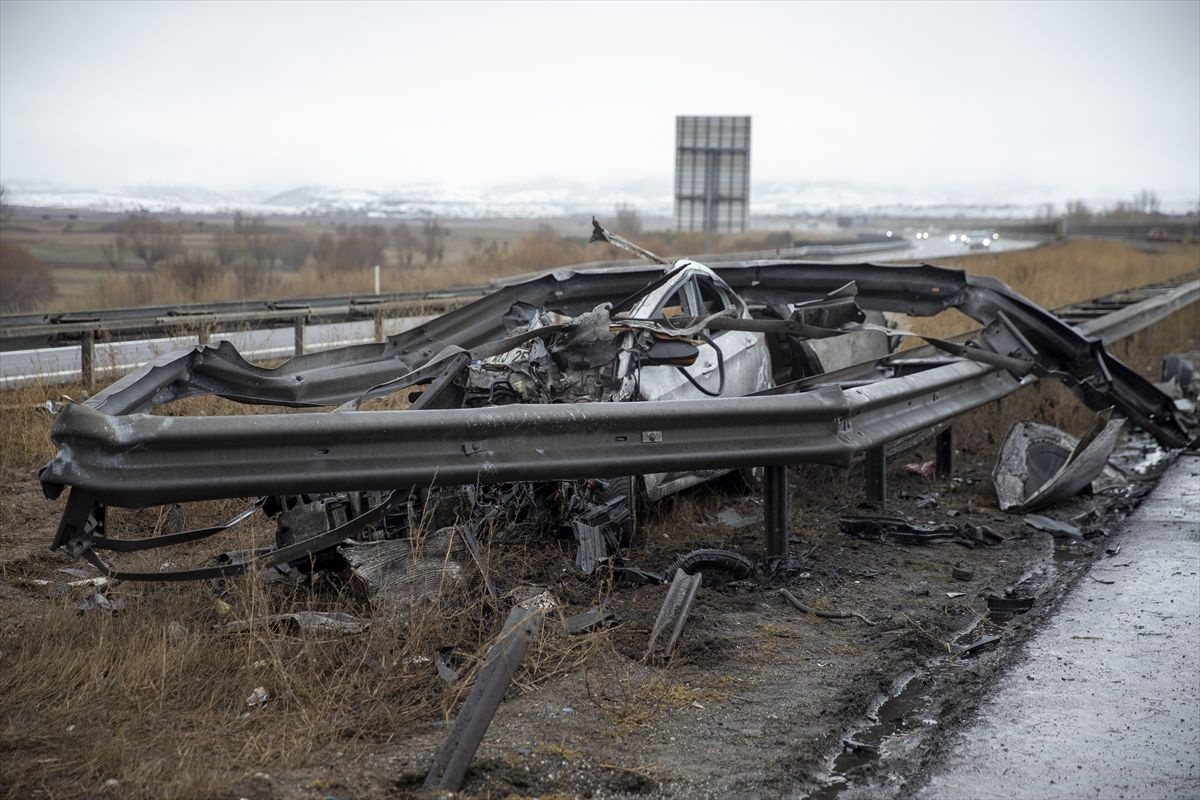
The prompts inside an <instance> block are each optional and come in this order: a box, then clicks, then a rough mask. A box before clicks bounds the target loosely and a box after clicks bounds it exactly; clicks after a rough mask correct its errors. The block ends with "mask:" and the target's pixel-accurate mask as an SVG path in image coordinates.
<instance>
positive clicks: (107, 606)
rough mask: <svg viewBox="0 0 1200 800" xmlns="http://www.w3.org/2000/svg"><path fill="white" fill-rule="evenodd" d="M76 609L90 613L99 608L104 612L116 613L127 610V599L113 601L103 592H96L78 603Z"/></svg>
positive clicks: (120, 598) (121, 598)
mask: <svg viewBox="0 0 1200 800" xmlns="http://www.w3.org/2000/svg"><path fill="white" fill-rule="evenodd" d="M75 608H76V609H78V610H79V611H90V610H91V609H93V608H98V609H100V610H102V611H109V612H115V611H120V610H122V609H123V608H125V598H123V597H119V598H117V599H116V600H113V599H112V598H110V597H109V596H108V595H106V594H104V593H103V592H96V593H94V594H89V595H88V596H87V597H85V598H83V599H82V600H80V601H79V602H78V603H76V604H75Z"/></svg>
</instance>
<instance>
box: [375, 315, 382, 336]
mask: <svg viewBox="0 0 1200 800" xmlns="http://www.w3.org/2000/svg"><path fill="white" fill-rule="evenodd" d="M375 341H377V342H382V341H383V312H382V311H376V312H375Z"/></svg>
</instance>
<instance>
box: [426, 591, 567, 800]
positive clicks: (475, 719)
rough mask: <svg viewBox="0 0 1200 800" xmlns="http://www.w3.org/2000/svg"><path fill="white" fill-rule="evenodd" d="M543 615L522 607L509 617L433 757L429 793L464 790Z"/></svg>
mask: <svg viewBox="0 0 1200 800" xmlns="http://www.w3.org/2000/svg"><path fill="white" fill-rule="evenodd" d="M544 615H545V612H544V611H542V610H540V609H529V608H521V607H520V606H516V607H514V608H513V609H512V610H511V611H510V612H509V613H508V618H507V619H506V620H505V621H504V627H503V629H502V630H501V631H500V635H499V636H498V637H496V641H495V642H494V643H493V644H492V646H491V648H490V649H489V650H488V654H487V658H486V659H485V662H484V665H483V668H482V669H481V670H480V671H479V677H477V678H476V679H475V685H474V686H473V687H472V688H471V693H470V694H469V695H467V701H466V702H465V703H463V707H462V709H461V710H460V711H459V712H458V716H457V717H456V718H455V720H454V725H453V727H451V729H450V735H449V736H447V737H446V740H445V741H444V742H442V746H441V747H440V748H438V751H437V754H436V755H435V756H434V759H433V765H432V766H431V767H430V769H429V774H428V775H427V776H426V777H425V791H426V792H430V793H432V792H435V791H443V792H456V791H458V789H459V788H460V787H461V786H462V782H463V778H464V777H465V776H466V774H467V767H468V766H470V763H471V759H472V758H474V756H475V751H476V750H477V749H478V748H479V743H480V742H481V741H482V740H483V735H484V733H486V732H487V729H488V726H489V725H491V723H492V717H494V716H495V715H496V709H497V708H498V707H499V706H500V701H501V700H503V699H504V692H505V691H506V690H507V689H508V685H509V683H510V682H511V681H512V678H513V675H515V674H516V672H517V670H518V669H519V668H520V666H521V661H522V660H523V659H524V658H525V650H526V649H527V648H528V647H529V640H530V639H531V638H532V637H533V635H534V633H536V631H537V629H538V627H539V626H540V625H541V622H542V618H543V617H544Z"/></svg>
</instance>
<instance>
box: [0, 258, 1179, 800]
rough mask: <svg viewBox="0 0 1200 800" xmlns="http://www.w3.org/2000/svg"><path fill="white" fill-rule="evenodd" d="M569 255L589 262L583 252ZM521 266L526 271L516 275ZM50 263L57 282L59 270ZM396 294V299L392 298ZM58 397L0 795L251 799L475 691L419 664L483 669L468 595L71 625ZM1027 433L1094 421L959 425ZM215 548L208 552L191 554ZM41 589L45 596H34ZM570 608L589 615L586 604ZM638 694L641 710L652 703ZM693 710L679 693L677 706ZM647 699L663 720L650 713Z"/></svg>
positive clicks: (22, 459) (701, 507) (273, 594)
mask: <svg viewBox="0 0 1200 800" xmlns="http://www.w3.org/2000/svg"><path fill="white" fill-rule="evenodd" d="M514 241H519V240H514ZM80 242H81V243H80V246H81V247H83V246H84V245H83V243H82V242H83V240H82V239H81V240H80ZM527 244H528V246H529V250H528V251H526V250H522V249H520V247H521V246H520V245H518V244H513V245H510V252H512V253H514V255H513V256H512V257H511V258H510V259H506V260H504V262H503V263H501V264H498V265H493V266H492V267H489V269H490V270H491V271H490V272H489V273H487V274H486V275H484V274H482V273H480V272H479V271H477V270H474V271H456V268H452V267H445V268H441V267H439V268H438V269H431V270H418V271H417V272H416V273H415V274H414V275H412V276H408V278H407V279H411V281H412V283H411V284H410V285H411V286H413V287H417V286H422V287H429V286H434V285H448V284H451V283H454V282H471V283H477V282H479V281H480V279H481V278H483V277H489V278H490V277H496V276H497V275H499V274H504V273H505V271H506V270H507V271H510V272H521V271H527V270H528V269H531V268H535V267H538V266H553V265H552V264H551V265H547V264H544V263H541V259H542V256H544V255H545V252H546V251H549V250H553V249H554V247H560V245H553V241H552V240H551V238H550V236H549V235H546V236H545V237H544V240H543V241H542V242H541V243H540V244H539V243H538V241H537V240H528V241H527ZM732 246H733V245H732V244H731V247H732ZM561 247H564V248H565V247H566V246H565V245H561ZM538 248H542V249H541V250H539V249H538ZM566 252H567V254H568V255H569V256H570V258H571V259H573V260H581V259H579V258H578V250H575V249H570V250H567V251H566ZM517 254H520V256H518V255H517ZM43 255H45V256H47V257H49V255H50V253H49V251H44V253H43ZM525 256H529V258H530V260H528V261H526V262H523V263H519V261H518V259H519V257H525ZM56 258H57V257H56ZM55 263H56V265H62V266H63V268H64V269H66V267H65V263H66V258H65V256H64V257H62V258H61V259H58V260H56V262H55ZM565 263H569V262H565ZM948 263H951V264H954V265H956V266H960V267H962V268H964V269H967V270H970V271H972V272H975V273H987V274H991V275H995V276H997V277H1000V278H1001V279H1003V280H1004V281H1006V282H1008V283H1009V284H1010V285H1012V286H1013V287H1014V288H1016V289H1017V290H1018V291H1020V292H1022V293H1023V294H1025V295H1027V296H1029V297H1031V298H1033V299H1035V300H1037V301H1039V302H1041V303H1042V304H1043V305H1046V306H1050V307H1053V306H1056V305H1060V304H1063V303H1066V302H1070V301H1074V300H1081V299H1085V298H1088V297H1092V296H1096V295H1099V294H1102V293H1106V292H1110V291H1115V290H1117V289H1121V288H1125V287H1129V286H1135V285H1141V284H1145V283H1149V282H1153V281H1157V280H1163V279H1166V278H1170V277H1174V276H1177V275H1180V274H1183V273H1188V272H1192V273H1200V246H1197V245H1195V244H1193V245H1177V246H1168V247H1162V248H1158V249H1156V250H1154V251H1145V250H1142V249H1138V248H1135V247H1131V246H1129V245H1125V244H1120V243H1100V242H1069V243H1065V244H1058V245H1051V246H1045V247H1041V248H1037V249H1035V250H1031V251H1022V252H1012V253H1001V254H995V255H986V256H973V257H969V258H961V259H951V260H949V261H948ZM462 270H466V267H462ZM81 275H82V273H81ZM143 279H144V278H143V277H142V276H137V275H135V274H130V275H128V276H118V278H117V279H116V280H111V281H110V280H109V278H108V277H105V279H104V280H103V281H102V283H103V284H109V283H113V284H114V285H116V284H119V281H121V280H129V281H137V280H143ZM149 279H150V280H153V277H152V276H151V277H150V278H149ZM295 280H296V281H298V283H294V284H290V285H289V288H290V289H292V290H293V291H292V293H294V294H303V293H305V292H312V291H313V290H315V289H316V288H318V286H319V284H312V285H309V284H305V283H303V281H304V280H306V279H305V278H304V277H303V272H301V273H300V274H299V275H298V276H297V277H296V278H295ZM390 280H391V279H389V284H388V288H396V287H394V286H393V285H392V284H391V282H390ZM396 280H397V281H399V280H400V277H399V276H397V277H396ZM62 284H63V286H64V287H66V291H67V292H68V295H67V296H76V295H72V294H70V293H72V292H79V293H81V295H79V296H87V297H106V298H109V299H117V298H119V297H121V296H122V295H121V294H120V292H119V291H118V290H117V289H112V290H111V291H113V294H111V295H108V294H105V293H106V292H108V291H110V290H109V289H104V288H102V289H100V290H99V294H96V290H95V288H94V284H88V279H86V278H84V277H71V278H69V279H68V278H63V279H62ZM89 285H90V286H92V287H93V288H88V287H89ZM277 288H278V287H277ZM339 290H340V289H339ZM122 291H123V289H122ZM155 299H160V298H158V297H157V296H156V297H155ZM162 299H166V298H162ZM77 302H82V301H77ZM126 304H127V303H126ZM945 316H951V315H945ZM962 326H963V323H962V320H961V319H959V320H953V319H952V320H951V321H949V322H942V321H941V320H938V321H937V322H936V323H933V324H925V323H922V330H923V331H924V332H925V333H928V334H930V335H945V334H949V333H954V332H957V331H958V330H961V329H962ZM1198 337H1200V309H1197V308H1196V307H1195V306H1193V307H1192V308H1190V309H1189V310H1188V311H1187V312H1185V313H1181V314H1179V315H1176V317H1175V318H1173V319H1172V320H1170V321H1168V322H1167V323H1164V324H1162V325H1159V326H1156V327H1155V328H1153V329H1150V330H1147V331H1145V332H1143V333H1141V334H1138V335H1137V336H1134V337H1132V338H1131V339H1130V340H1129V341H1127V342H1124V343H1121V344H1119V345H1118V346H1116V347H1115V348H1114V351H1115V352H1116V354H1117V355H1119V356H1120V357H1122V358H1124V359H1126V360H1127V361H1128V362H1129V363H1131V364H1132V365H1133V366H1134V367H1136V368H1138V369H1139V370H1141V371H1143V372H1145V373H1147V374H1152V373H1153V372H1154V371H1155V369H1156V365H1157V359H1158V357H1159V356H1160V355H1161V354H1162V353H1163V352H1167V351H1194V350H1196V349H1197V348H1200V340H1198ZM64 394H66V395H70V396H74V397H79V396H80V388H79V387H63V386H41V387H28V388H24V389H20V390H14V391H8V392H4V393H2V394H0V437H2V441H3V447H2V449H0V476H3V478H4V495H3V496H2V497H0V609H2V610H3V611H2V620H0V687H2V688H0V693H2V698H3V703H2V709H3V710H2V711H0V793H2V794H3V795H4V796H7V797H12V798H25V797H53V798H59V797H216V796H222V797H223V796H229V797H237V796H239V794H240V793H242V792H247V793H250V790H249V789H246V788H245V787H247V786H252V785H253V780H254V775H255V774H256V773H259V772H266V773H278V772H286V771H288V770H295V769H299V768H302V767H304V766H305V765H307V764H312V763H315V762H317V761H323V762H328V761H331V760H332V761H337V762H338V763H339V764H341V765H343V766H344V769H345V770H347V771H353V770H354V769H355V768H356V767H355V765H356V764H358V763H361V762H360V760H361V759H362V758H364V757H365V756H366V755H367V754H369V753H371V752H374V751H376V750H378V749H379V748H380V747H382V746H384V745H385V744H386V743H388V742H389V741H391V740H393V739H394V738H396V737H400V736H402V735H403V734H404V732H405V731H407V730H409V729H410V728H412V727H414V726H419V725H421V724H424V723H427V722H428V721H429V720H434V719H438V718H440V717H442V716H444V715H452V714H453V712H454V710H455V708H456V706H457V704H458V703H459V702H461V699H462V698H463V697H464V696H465V692H466V690H467V689H468V688H469V683H470V682H469V681H463V682H460V683H459V684H458V685H456V686H455V687H454V688H453V689H449V688H446V687H445V686H444V685H443V684H442V683H441V682H440V681H439V680H438V678H437V677H436V675H435V674H434V671H433V670H432V669H431V668H430V666H429V663H428V657H429V654H431V653H432V652H433V651H434V650H436V649H437V648H438V647H441V646H443V645H446V644H452V645H453V647H454V648H455V652H456V654H458V655H459V656H460V657H461V658H462V659H463V660H464V662H465V663H467V664H474V663H477V659H478V657H479V656H480V655H481V653H482V652H483V650H484V649H485V648H486V646H487V643H488V641H489V639H490V637H491V636H493V635H494V633H495V630H496V625H497V622H498V620H499V619H502V618H503V611H504V603H503V601H501V602H500V603H497V602H495V601H491V600H489V599H488V598H486V596H485V595H484V594H483V593H482V592H481V590H480V588H479V587H478V586H474V585H470V584H469V583H465V582H464V583H454V584H448V585H447V587H446V591H444V592H443V593H442V594H441V595H440V596H439V597H438V598H436V599H435V600H431V601H429V602H428V603H426V604H425V605H423V606H421V607H419V609H418V610H417V612H416V613H414V614H413V615H412V617H411V618H410V619H403V618H401V617H399V616H392V617H388V616H387V615H384V616H382V617H379V618H376V620H375V622H374V624H373V625H372V627H371V628H370V630H369V631H367V632H366V633H363V634H359V635H352V636H345V635H330V634H319V633H313V632H307V633H301V632H286V631H278V630H266V629H259V630H256V631H254V632H252V633H243V634H236V635H234V634H221V633H217V632H215V631H214V629H213V626H214V625H215V624H218V623H222V622H228V621H229V620H232V619H241V620H249V619H253V618H256V617H258V616H261V615H262V614H263V613H265V612H267V611H268V610H281V609H337V610H343V611H349V612H351V613H355V614H362V613H364V609H363V606H362V604H361V602H360V601H359V600H357V599H356V598H355V597H353V596H352V595H351V594H348V593H347V592H345V591H344V590H342V589H340V588H339V587H337V586H334V585H332V584H325V583H318V585H317V586H316V588H315V589H314V590H312V591H302V592H299V593H297V594H295V595H288V594H286V593H283V592H280V591H278V590H275V589H273V588H272V587H270V586H269V585H266V584H264V583H263V582H261V581H258V580H254V579H243V580H237V581H233V582H232V583H231V585H230V587H229V591H228V594H226V595H224V596H223V597H220V598H218V597H217V596H216V595H215V594H214V592H213V589H212V587H210V586H208V585H207V584H184V585H180V586H154V585H129V584H126V585H123V586H118V587H115V588H114V589H113V590H112V592H111V595H112V596H114V597H122V598H125V599H126V601H127V607H126V608H125V610H124V611H121V612H120V613H117V614H113V615H108V614H104V613H99V612H88V613H80V612H78V611H76V609H75V606H76V603H77V602H78V600H79V599H80V597H81V596H82V593H83V592H84V591H85V590H80V589H70V588H67V587H65V586H64V585H63V576H62V575H60V574H57V573H56V570H57V569H58V568H60V567H65V566H79V564H77V563H76V562H74V561H72V560H70V559H68V558H67V557H66V556H64V555H63V554H62V553H61V552H56V553H50V552H48V550H47V545H48V543H49V541H50V537H51V535H52V533H53V530H54V526H55V525H56V522H57V515H58V513H59V511H60V506H61V503H58V504H52V503H50V502H47V501H45V500H44V499H42V498H41V496H40V493H39V491H38V487H37V484H36V479H35V471H36V469H37V468H38V467H39V466H40V465H41V464H42V463H43V462H44V461H45V460H47V459H48V458H49V457H50V456H51V455H52V453H53V448H52V445H51V444H50V442H49V438H48V432H49V428H50V423H51V417H50V415H49V414H48V413H46V412H45V411H44V410H42V409H40V408H38V405H39V404H41V403H42V402H43V401H45V400H47V399H56V398H58V397H60V396H62V395H64ZM218 402H219V401H208V400H202V401H193V402H192V404H191V405H190V406H187V407H185V409H186V411H187V412H188V413H213V412H214V411H216V410H217V408H218ZM225 405H226V404H222V407H224V406H225ZM1021 416H1036V417H1038V418H1041V419H1044V420H1046V421H1049V422H1052V423H1055V424H1059V425H1063V426H1064V427H1068V428H1074V429H1078V427H1079V426H1080V424H1081V422H1083V421H1086V419H1087V417H1088V415H1087V414H1082V413H1080V412H1079V404H1078V403H1075V402H1074V401H1073V400H1071V399H1070V398H1069V393H1068V392H1066V391H1065V390H1062V389H1060V388H1058V387H1046V388H1035V389H1034V390H1026V391H1025V392H1023V393H1022V396H1018V397H1015V398H1011V399H1009V400H1006V401H1004V403H1003V407H993V408H990V409H982V410H980V411H977V412H975V416H974V417H973V419H974V420H976V423H978V424H974V425H964V426H962V427H965V428H968V430H969V432H968V434H967V437H968V438H967V439H964V441H971V440H972V437H974V438H975V439H978V438H981V437H983V436H984V434H983V433H982V432H983V431H985V430H987V431H990V430H1003V428H1000V427H998V426H999V425H1000V424H1001V421H1002V420H1009V419H1014V418H1017V417H1021ZM988 435H990V434H988ZM980 446H982V445H980ZM721 502H722V500H721V498H720V497H719V496H713V495H709V494H703V493H702V494H698V495H696V496H695V497H685V498H682V499H680V500H678V501H676V502H674V503H673V504H671V505H670V510H669V511H668V512H665V513H664V514H663V515H661V516H658V517H656V518H652V519H651V520H649V522H648V525H649V530H650V535H651V536H652V537H655V538H657V539H664V538H669V537H675V536H679V535H680V534H679V530H680V529H681V528H687V527H688V525H689V524H691V521H692V520H695V519H698V518H700V517H701V516H703V515H705V514H712V513H715V511H716V510H717V509H718V508H720V505H721ZM234 507H235V504H233V503H220V504H208V505H207V506H206V507H205V508H202V509H201V510H200V511H199V512H196V513H195V516H196V517H197V518H194V519H193V518H189V519H188V520H187V521H186V522H187V524H188V525H189V526H191V525H196V524H200V523H202V522H204V519H200V518H199V517H204V518H205V519H219V518H223V517H224V516H226V515H228V514H230V513H231V512H232V511H233V510H234ZM115 516H116V517H117V518H118V522H119V523H121V524H125V525H129V526H132V527H136V528H138V529H142V530H154V529H159V528H161V526H162V525H163V524H164V515H163V514H161V513H159V512H158V511H156V510H145V511H127V512H121V513H119V514H116V515H115ZM261 532H262V531H260V533H261ZM235 543H236V542H230V543H229V544H230V546H232V545H233V544H235ZM243 543H244V542H243ZM218 547H219V545H214V544H213V543H212V542H211V541H208V542H205V543H204V544H203V546H201V547H198V548H196V549H195V550H193V552H192V555H193V557H200V556H202V555H204V554H208V553H211V552H213V551H214V550H215V549H217V548H218ZM493 555H494V557H495V558H496V564H497V570H498V573H499V574H500V575H502V576H503V577H504V578H505V579H506V580H507V581H509V582H510V583H511V582H516V581H522V582H527V583H530V582H531V583H537V582H542V583H544V582H545V581H546V578H545V576H546V575H550V574H558V571H560V570H565V569H569V567H570V562H571V555H570V552H569V548H567V547H566V546H565V545H564V544H561V543H558V542H551V543H544V542H530V543H528V544H526V545H521V546H514V547H510V548H508V549H505V550H504V551H503V552H500V551H497V552H495V553H494V554H493ZM147 563H148V564H149V566H150V568H152V569H153V568H154V567H155V566H157V563H151V562H147ZM47 579H48V580H49V581H50V585H49V586H44V585H41V584H39V583H37V581H39V580H47ZM606 588H607V587H605V586H603V585H594V586H592V587H591V588H590V589H588V591H592V592H594V596H593V598H592V599H593V600H596V599H599V598H600V597H601V596H603V595H604V593H605V591H606ZM579 601H580V602H585V603H586V601H587V597H586V592H584V594H583V595H582V596H581V597H580V598H579ZM612 647H613V641H612V634H611V633H598V634H594V635H591V636H586V637H582V638H580V637H574V638H568V637H566V636H565V635H562V634H557V633H553V632H551V631H550V629H549V628H547V630H546V632H545V633H544V634H543V635H542V636H541V637H540V638H539V639H538V640H537V641H536V643H535V645H534V646H533V648H532V650H531V654H530V655H529V656H528V657H527V660H526V669H525V672H524V674H523V675H522V677H521V679H520V680H519V686H520V689H519V690H520V691H522V692H530V691H537V687H538V686H539V684H541V683H543V682H545V681H547V680H549V679H550V678H551V677H552V676H554V675H558V674H561V673H563V672H564V671H570V670H576V671H579V670H582V669H584V668H585V667H586V666H587V665H588V664H590V663H592V659H593V658H594V656H595V655H596V654H597V653H604V652H611V649H612ZM260 686H261V687H264V688H266V689H267V691H268V692H269V694H270V697H271V700H270V702H269V703H268V704H267V705H266V706H265V707H262V708H258V707H250V706H247V702H246V700H247V697H248V696H249V695H250V694H251V692H252V691H253V690H254V689H255V688H256V687H260ZM660 688H661V687H660ZM646 691H647V692H648V693H652V692H651V688H647V690H646ZM689 691H691V690H689ZM696 697H699V695H694V694H692V695H688V697H687V698H686V699H687V702H689V703H690V702H692V701H693V700H694V699H695V698H696ZM643 699H644V700H646V702H651V703H653V702H667V700H663V699H662V698H658V699H655V698H654V697H649V695H648V696H647V698H643ZM702 699H703V698H702ZM668 700H669V698H668ZM706 702H707V700H706ZM323 781H324V779H322V778H318V777H314V778H313V779H312V780H311V782H310V783H308V784H305V787H306V788H304V790H303V791H302V792H300V793H298V794H296V795H295V796H304V797H324V796H325V795H326V794H327V792H326V788H327V785H328V784H327V783H326V782H323ZM289 796H292V795H289ZM339 796H342V795H339Z"/></svg>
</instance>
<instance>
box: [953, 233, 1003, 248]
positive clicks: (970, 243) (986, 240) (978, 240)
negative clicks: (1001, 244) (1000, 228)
mask: <svg viewBox="0 0 1200 800" xmlns="http://www.w3.org/2000/svg"><path fill="white" fill-rule="evenodd" d="M999 238H1000V234H998V233H991V232H988V231H968V232H966V233H964V234H962V235H961V236H959V237H958V240H959V241H960V242H962V243H963V244H965V245H966V246H967V248H968V249H970V250H983V249H986V248H988V247H991V246H992V242H994V241H996V240H997V239H999Z"/></svg>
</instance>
